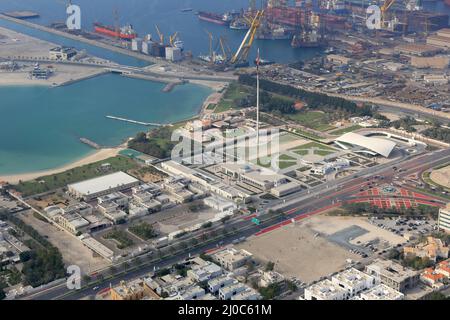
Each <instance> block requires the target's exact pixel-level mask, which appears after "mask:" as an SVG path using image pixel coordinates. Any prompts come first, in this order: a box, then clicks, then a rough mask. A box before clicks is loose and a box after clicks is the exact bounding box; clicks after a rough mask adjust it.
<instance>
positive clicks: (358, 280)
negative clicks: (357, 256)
mask: <svg viewBox="0 0 450 320" xmlns="http://www.w3.org/2000/svg"><path fill="white" fill-rule="evenodd" d="M331 282H332V283H333V284H335V285H337V286H339V287H341V288H342V289H344V290H346V291H347V297H353V296H356V295H357V294H359V293H360V292H362V291H364V290H367V289H370V288H372V287H374V286H375V284H376V280H375V278H374V277H372V276H369V275H368V274H366V273H364V272H361V271H359V270H357V269H355V268H350V269H347V270H344V271H342V272H340V273H338V274H336V275H334V276H333V277H332V278H331Z"/></svg>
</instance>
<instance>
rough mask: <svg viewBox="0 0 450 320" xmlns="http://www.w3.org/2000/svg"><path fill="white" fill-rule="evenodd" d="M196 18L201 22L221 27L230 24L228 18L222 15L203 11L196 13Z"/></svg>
mask: <svg viewBox="0 0 450 320" xmlns="http://www.w3.org/2000/svg"><path fill="white" fill-rule="evenodd" d="M198 18H199V19H200V20H203V21H207V22H211V23H215V24H220V25H222V26H227V25H229V24H230V22H231V21H230V20H229V19H228V17H224V16H223V15H220V14H217V13H212V12H205V11H199V12H198Z"/></svg>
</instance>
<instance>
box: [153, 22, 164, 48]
mask: <svg viewBox="0 0 450 320" xmlns="http://www.w3.org/2000/svg"><path fill="white" fill-rule="evenodd" d="M155 28H156V32H157V33H158V36H159V44H160V45H164V34H162V32H161V31H160V30H159V27H158V26H157V25H156V24H155Z"/></svg>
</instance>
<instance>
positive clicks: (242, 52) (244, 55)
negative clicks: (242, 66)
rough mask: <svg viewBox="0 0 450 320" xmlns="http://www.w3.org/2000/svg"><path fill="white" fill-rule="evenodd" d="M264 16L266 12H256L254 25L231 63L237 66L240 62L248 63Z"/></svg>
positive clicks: (253, 20)
mask: <svg viewBox="0 0 450 320" xmlns="http://www.w3.org/2000/svg"><path fill="white" fill-rule="evenodd" d="M263 16H264V10H258V11H257V12H256V15H255V17H254V18H253V19H252V23H251V26H250V29H249V30H248V31H247V34H246V35H245V37H244V39H243V40H242V43H241V45H240V46H239V48H238V50H237V51H236V53H235V54H234V56H233V57H232V58H231V61H230V62H231V63H232V64H236V63H239V62H248V54H249V52H250V48H251V47H252V44H253V42H254V41H255V35H256V31H257V30H258V28H259V26H260V25H261V19H262V17H263Z"/></svg>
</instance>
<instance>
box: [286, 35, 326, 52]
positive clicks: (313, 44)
mask: <svg viewBox="0 0 450 320" xmlns="http://www.w3.org/2000/svg"><path fill="white" fill-rule="evenodd" d="M326 46H327V42H326V41H325V39H323V37H321V36H320V35H319V34H318V33H317V32H315V31H304V32H302V33H300V34H296V35H294V37H293V38H292V42H291V47H292V48H322V47H326Z"/></svg>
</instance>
